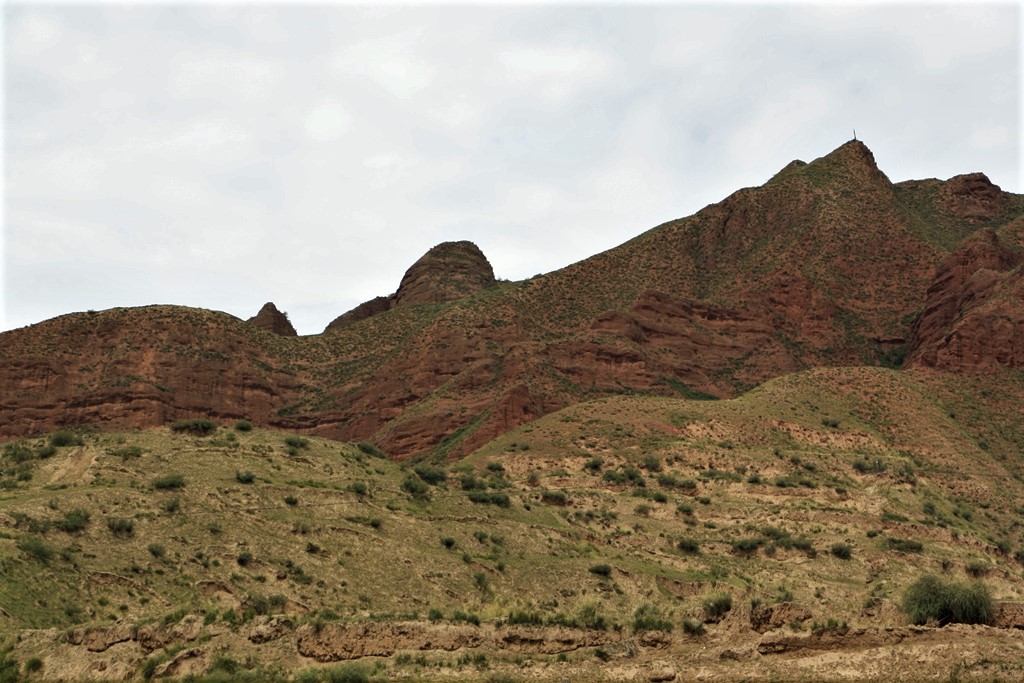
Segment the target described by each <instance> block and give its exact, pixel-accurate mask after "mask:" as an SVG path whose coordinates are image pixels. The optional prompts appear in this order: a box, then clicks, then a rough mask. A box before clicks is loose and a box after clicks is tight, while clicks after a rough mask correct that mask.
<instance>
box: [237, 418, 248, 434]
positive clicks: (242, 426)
mask: <svg viewBox="0 0 1024 683" xmlns="http://www.w3.org/2000/svg"><path fill="white" fill-rule="evenodd" d="M235 431H236V432H251V431H252V422H249V421H248V420H239V421H238V422H236V423H235Z"/></svg>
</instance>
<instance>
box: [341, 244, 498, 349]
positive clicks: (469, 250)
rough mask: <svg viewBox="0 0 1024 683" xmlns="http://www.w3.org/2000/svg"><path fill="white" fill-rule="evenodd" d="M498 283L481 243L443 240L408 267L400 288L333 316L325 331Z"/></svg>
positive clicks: (437, 301)
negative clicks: (397, 308) (401, 307)
mask: <svg viewBox="0 0 1024 683" xmlns="http://www.w3.org/2000/svg"><path fill="white" fill-rule="evenodd" d="M494 284H495V279H494V269H493V268H492V267H491V264H490V262H489V261H488V260H487V257H486V256H484V253H483V252H482V251H480V247H478V246H476V245H475V244H473V243H472V242H469V241H465V240H463V241H460V242H442V243H441V244H438V245H437V246H436V247H433V248H432V249H430V250H429V251H428V252H427V253H426V254H424V255H423V256H421V257H420V258H419V260H417V261H416V263H414V264H412V266H411V267H410V268H409V270H407V271H405V275H404V276H403V277H402V281H401V282H400V283H399V285H398V291H397V292H395V293H394V294H391V295H389V296H378V297H376V298H374V299H371V300H369V301H366V302H364V303H361V304H359V305H358V306H356V307H355V308H353V309H352V310H351V311H348V312H347V313H343V314H342V315H340V316H338V317H337V318H335V319H334V320H332V321H331V322H330V323H329V324H328V325H327V329H325V330H324V331H325V332H331V331H334V330H339V329H341V328H343V327H346V326H348V325H351V324H353V323H356V322H359V321H360V320H365V319H366V318H369V317H371V316H374V315H377V314H378V313H383V312H384V311H388V310H390V309H392V308H396V307H398V306H414V305H416V304H437V303H443V302H445V301H452V300H454V299H461V298H462V297H464V296H469V295H470V294H475V293H477V292H479V291H482V290H484V289H487V288H488V287H492V286H494Z"/></svg>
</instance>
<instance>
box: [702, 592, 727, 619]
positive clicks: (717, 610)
mask: <svg viewBox="0 0 1024 683" xmlns="http://www.w3.org/2000/svg"><path fill="white" fill-rule="evenodd" d="M702 606H703V607H704V614H705V615H707V618H708V619H710V620H718V619H721V618H722V617H724V616H725V615H726V614H728V612H729V610H731V609H732V596H731V595H729V594H728V593H718V594H716V595H711V596H709V597H707V598H706V599H705V600H704V603H703V605H702Z"/></svg>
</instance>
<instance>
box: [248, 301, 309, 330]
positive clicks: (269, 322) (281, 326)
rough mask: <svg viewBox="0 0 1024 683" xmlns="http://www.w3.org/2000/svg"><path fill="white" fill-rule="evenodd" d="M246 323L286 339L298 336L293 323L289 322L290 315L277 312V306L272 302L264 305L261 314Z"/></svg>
mask: <svg viewBox="0 0 1024 683" xmlns="http://www.w3.org/2000/svg"><path fill="white" fill-rule="evenodd" d="M245 322H247V323H250V324H252V325H255V326H256V327H258V328H260V329H263V330H267V331H268V332H273V333H274V334H280V335H281V336H284V337H294V336H296V335H297V333H296V332H295V328H294V327H293V326H292V323H291V321H290V320H288V314H286V313H282V312H281V311H279V310H277V306H275V305H274V303H273V302H271V301H268V302H267V303H265V304H263V308H261V309H260V312H259V313H257V314H256V315H255V316H254V317H252V318H249V319H248V320H246V321H245Z"/></svg>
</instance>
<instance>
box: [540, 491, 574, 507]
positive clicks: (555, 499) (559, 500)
mask: <svg viewBox="0 0 1024 683" xmlns="http://www.w3.org/2000/svg"><path fill="white" fill-rule="evenodd" d="M540 500H541V502H542V503H546V504H548V505H568V504H569V497H568V496H566V495H565V492H564V491H543V492H542V493H541V494H540Z"/></svg>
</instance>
